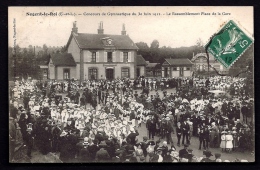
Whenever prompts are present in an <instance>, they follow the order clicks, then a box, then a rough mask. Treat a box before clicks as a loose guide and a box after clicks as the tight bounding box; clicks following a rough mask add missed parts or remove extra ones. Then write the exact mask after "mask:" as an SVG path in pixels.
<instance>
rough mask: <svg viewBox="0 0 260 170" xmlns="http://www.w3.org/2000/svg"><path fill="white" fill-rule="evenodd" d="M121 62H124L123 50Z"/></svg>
mask: <svg viewBox="0 0 260 170" xmlns="http://www.w3.org/2000/svg"><path fill="white" fill-rule="evenodd" d="M120 62H124V56H123V52H120Z"/></svg>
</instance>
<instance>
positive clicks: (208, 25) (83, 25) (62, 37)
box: [8, 7, 254, 48]
mask: <svg viewBox="0 0 260 170" xmlns="http://www.w3.org/2000/svg"><path fill="white" fill-rule="evenodd" d="M39 12H42V13H44V12H45V13H50V12H53V13H57V15H58V16H31V15H33V14H35V13H39ZM61 12H62V16H59V15H60V14H61ZM184 12H189V13H198V14H199V15H172V14H173V13H175V14H176V13H184ZM213 12H214V13H216V15H212V14H213ZM66 13H70V14H73V16H72V15H64V14H66ZM103 13H104V14H105V15H102V14H103ZM112 13H125V14H126V16H124V15H121V16H111V14H112ZM133 13H135V14H136V15H133ZM139 13H141V14H142V15H139ZM144 13H146V14H147V13H150V14H151V15H144ZM207 13H209V14H210V15H206V14H207ZM28 14H30V15H28ZM74 14H76V15H74ZM79 14H81V15H79ZM84 14H85V15H84ZM89 14H100V16H97V15H95V16H94V15H89ZM128 14H130V15H128ZM169 14H171V15H169ZM218 14H220V15H218ZM231 19H232V20H234V21H235V22H236V23H237V24H238V25H239V26H240V27H242V28H243V29H244V30H245V31H246V33H247V34H248V35H251V36H252V35H253V33H254V29H253V27H254V26H253V25H254V23H253V7H9V9H8V30H9V31H8V34H9V35H8V36H9V42H8V44H9V46H14V45H15V44H18V45H19V46H20V47H28V46H29V45H32V46H37V45H38V46H43V44H47V46H64V45H66V43H67V41H68V39H69V36H70V33H71V29H72V26H73V22H74V21H77V27H78V32H79V33H94V34H95V33H97V29H98V24H99V22H100V21H102V22H103V28H104V33H105V34H121V30H122V25H123V24H125V28H126V33H127V34H128V35H129V37H130V38H131V39H132V40H133V41H134V42H135V43H137V42H145V43H147V44H148V46H150V44H151V42H152V41H153V40H155V39H156V40H158V41H159V44H160V47H162V46H166V47H168V46H170V47H173V48H175V47H182V46H184V47H188V46H192V45H195V44H196V41H197V40H198V39H201V40H202V42H203V43H204V44H206V43H207V41H208V39H209V38H210V37H211V36H212V35H213V34H214V33H216V32H217V31H218V30H219V29H220V28H221V25H223V23H225V22H227V21H229V20H231Z"/></svg>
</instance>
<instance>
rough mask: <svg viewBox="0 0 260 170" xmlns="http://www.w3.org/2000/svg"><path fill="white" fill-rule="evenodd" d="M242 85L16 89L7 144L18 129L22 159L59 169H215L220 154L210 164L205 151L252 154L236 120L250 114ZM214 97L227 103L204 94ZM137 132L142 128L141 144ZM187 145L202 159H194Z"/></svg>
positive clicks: (134, 83)
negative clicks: (92, 165)
mask: <svg viewBox="0 0 260 170" xmlns="http://www.w3.org/2000/svg"><path fill="white" fill-rule="evenodd" d="M243 82H244V79H242V78H232V77H227V76H225V77H220V76H214V77H209V78H201V77H195V78H194V77H193V78H171V79H160V80H159V79H151V78H150V79H149V78H145V77H143V76H141V77H139V78H137V79H135V80H129V79H126V78H124V79H115V80H111V81H109V80H85V81H84V82H81V83H80V82H79V81H76V80H68V81H63V82H58V81H55V80H53V81H46V82H40V81H15V83H14V86H13V87H12V88H11V89H10V112H9V116H10V119H9V139H12V138H15V136H16V137H17V133H16V129H17V128H20V130H21V137H22V139H23V141H24V143H25V145H26V146H27V148H28V149H27V155H28V157H31V152H32V149H33V148H37V149H38V150H39V151H40V152H41V153H42V154H47V153H49V152H53V153H57V154H59V158H60V160H61V161H63V162H71V161H73V160H74V161H75V160H77V161H78V162H213V161H216V162H221V154H220V153H216V154H215V159H210V157H211V156H213V155H212V153H211V152H210V148H220V152H221V151H222V152H228V153H230V152H235V151H241V152H244V151H245V150H250V151H251V150H254V148H252V146H253V143H254V141H253V139H254V137H253V135H254V134H253V133H252V130H253V124H252V121H251V122H247V121H243V122H242V121H241V119H240V112H241V113H242V115H243V116H245V118H248V117H251V116H252V114H253V110H254V109H253V103H254V99H253V98H251V96H249V95H248V92H247V91H246V90H245V88H244V83H243ZM171 88H175V89H176V92H175V93H170V92H168V91H169V89H171ZM138 89H141V93H138ZM216 89H217V90H223V91H225V92H226V93H227V94H231V96H229V95H220V96H216V95H214V94H213V93H210V92H209V90H216ZM243 89H244V90H243ZM139 91H140V90H139ZM151 91H154V93H153V94H154V95H150V92H151ZM160 91H162V94H163V95H160V94H161V92H160ZM64 96H65V97H64ZM97 106H100V107H97ZM243 120H246V119H244V118H243ZM141 126H145V127H146V128H147V135H145V136H141V138H142V141H140V134H139V132H138V131H139V130H138V129H139V128H140V127H141ZM173 135H176V136H177V141H173ZM155 137H158V139H159V140H155ZM138 138H139V140H138ZM193 140H199V146H198V148H196V149H200V150H201V149H203V150H204V151H203V155H204V157H201V156H198V155H194V154H192V151H193V149H194V148H190V147H189V145H190V144H191V142H192V141H193ZM181 145H182V146H183V147H184V148H183V149H181V150H179V151H177V147H176V146H178V147H181ZM235 161H239V160H235ZM243 161H246V160H242V162H243ZM225 162H228V160H226V161H225Z"/></svg>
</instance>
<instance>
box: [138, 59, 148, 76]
mask: <svg viewBox="0 0 260 170" xmlns="http://www.w3.org/2000/svg"><path fill="white" fill-rule="evenodd" d="M146 66H147V63H146V62H145V59H144V58H143V56H142V55H137V56H136V77H139V76H146Z"/></svg>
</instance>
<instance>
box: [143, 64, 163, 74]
mask: <svg viewBox="0 0 260 170" xmlns="http://www.w3.org/2000/svg"><path fill="white" fill-rule="evenodd" d="M146 63H147V65H146V77H161V64H160V63H150V62H149V61H146Z"/></svg>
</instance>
